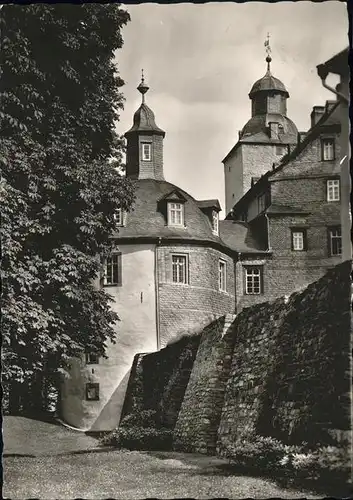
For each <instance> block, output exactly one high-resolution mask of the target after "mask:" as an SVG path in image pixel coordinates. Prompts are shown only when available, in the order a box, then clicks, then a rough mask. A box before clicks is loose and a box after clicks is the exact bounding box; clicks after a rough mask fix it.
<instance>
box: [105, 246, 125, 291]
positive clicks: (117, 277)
mask: <svg viewBox="0 0 353 500" xmlns="http://www.w3.org/2000/svg"><path fill="white" fill-rule="evenodd" d="M104 285H116V286H117V285H121V253H113V254H112V255H110V256H109V257H108V258H107V259H106V261H105V270H104Z"/></svg>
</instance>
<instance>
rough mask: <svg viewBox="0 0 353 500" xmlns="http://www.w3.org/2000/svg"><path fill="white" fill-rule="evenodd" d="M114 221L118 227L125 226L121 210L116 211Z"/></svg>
mask: <svg viewBox="0 0 353 500" xmlns="http://www.w3.org/2000/svg"><path fill="white" fill-rule="evenodd" d="M114 220H115V223H116V225H117V226H122V225H123V211H122V210H121V208H118V209H117V210H116V211H115V214H114Z"/></svg>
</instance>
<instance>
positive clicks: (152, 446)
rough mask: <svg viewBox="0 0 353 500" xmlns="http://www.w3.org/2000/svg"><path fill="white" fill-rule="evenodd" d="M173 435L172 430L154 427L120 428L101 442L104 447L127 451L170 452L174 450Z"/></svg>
mask: <svg viewBox="0 0 353 500" xmlns="http://www.w3.org/2000/svg"><path fill="white" fill-rule="evenodd" d="M172 441H173V434H172V431H171V430H170V429H156V428H153V427H137V426H131V427H119V429H116V430H115V431H113V432H111V433H109V434H107V435H106V436H104V437H103V438H102V440H101V444H102V445H103V446H107V445H110V446H115V447H116V448H124V449H127V450H146V451H153V450H154V451H157V450H158V451H168V450H171V448H172Z"/></svg>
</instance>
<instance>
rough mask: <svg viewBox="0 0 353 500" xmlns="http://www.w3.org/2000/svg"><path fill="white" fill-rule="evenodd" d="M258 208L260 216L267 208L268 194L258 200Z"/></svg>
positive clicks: (262, 195)
mask: <svg viewBox="0 0 353 500" xmlns="http://www.w3.org/2000/svg"><path fill="white" fill-rule="evenodd" d="M257 208H258V213H259V214H260V213H261V212H263V211H264V210H265V208H266V194H265V193H263V194H261V195H260V196H259V197H258V198H257Z"/></svg>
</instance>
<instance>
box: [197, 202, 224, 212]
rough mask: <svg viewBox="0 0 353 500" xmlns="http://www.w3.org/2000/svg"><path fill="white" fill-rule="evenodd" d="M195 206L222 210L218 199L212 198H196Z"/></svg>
mask: <svg viewBox="0 0 353 500" xmlns="http://www.w3.org/2000/svg"><path fill="white" fill-rule="evenodd" d="M196 203H197V206H198V207H199V208H201V209H202V208H215V209H216V210H222V209H221V205H220V204H219V201H218V200H216V199H213V200H196Z"/></svg>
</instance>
